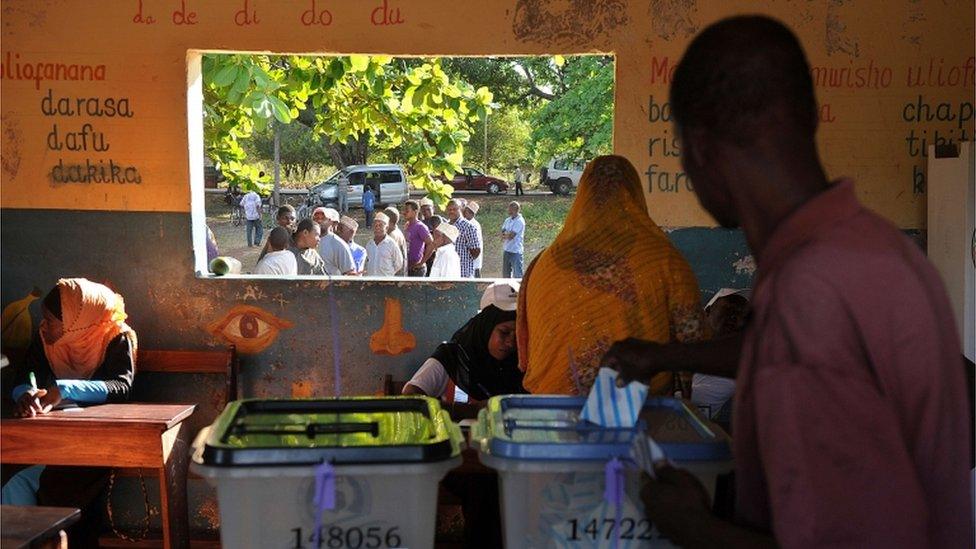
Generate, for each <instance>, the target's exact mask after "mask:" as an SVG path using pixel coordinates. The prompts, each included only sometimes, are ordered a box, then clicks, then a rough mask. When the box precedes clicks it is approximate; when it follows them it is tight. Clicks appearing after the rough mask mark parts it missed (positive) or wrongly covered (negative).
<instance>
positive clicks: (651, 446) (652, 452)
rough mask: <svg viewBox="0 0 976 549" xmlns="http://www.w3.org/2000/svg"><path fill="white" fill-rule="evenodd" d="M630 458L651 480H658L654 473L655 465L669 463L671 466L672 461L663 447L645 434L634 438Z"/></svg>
mask: <svg viewBox="0 0 976 549" xmlns="http://www.w3.org/2000/svg"><path fill="white" fill-rule="evenodd" d="M630 457H631V459H633V460H634V462H635V463H636V464H637V466H638V467H640V468H641V469H643V470H644V472H645V473H647V474H648V475H650V476H651V478H657V475H656V474H655V472H654V465H655V464H658V465H659V464H661V463H667V464H668V465H671V460H669V459H668V456H667V455H665V454H664V450H662V449H661V446H660V445H659V444H658V443H657V442H655V440H654V439H653V438H651V437H649V436H647V434H645V433H638V434H637V435H636V436H635V437H634V441H633V442H632V443H631V446H630Z"/></svg>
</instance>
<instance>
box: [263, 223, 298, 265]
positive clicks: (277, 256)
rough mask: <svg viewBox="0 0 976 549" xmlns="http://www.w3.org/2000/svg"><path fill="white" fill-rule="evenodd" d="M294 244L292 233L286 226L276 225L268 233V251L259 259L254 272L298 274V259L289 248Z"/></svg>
mask: <svg viewBox="0 0 976 549" xmlns="http://www.w3.org/2000/svg"><path fill="white" fill-rule="evenodd" d="M291 244H292V234H291V231H289V230H288V229H287V228H285V227H275V228H274V229H271V234H269V235H268V242H267V245H266V248H267V249H268V253H267V254H265V255H264V257H262V258H261V259H259V260H258V264H257V266H256V267H254V274H263V275H296V274H298V260H297V259H296V258H295V254H293V253H292V252H291V251H290V250H289V249H288V248H289V247H290V246H291Z"/></svg>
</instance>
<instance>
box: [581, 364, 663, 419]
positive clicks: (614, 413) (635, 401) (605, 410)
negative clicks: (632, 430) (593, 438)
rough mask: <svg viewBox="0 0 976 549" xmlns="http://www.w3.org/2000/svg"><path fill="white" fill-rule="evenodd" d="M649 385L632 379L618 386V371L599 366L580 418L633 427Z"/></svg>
mask: <svg viewBox="0 0 976 549" xmlns="http://www.w3.org/2000/svg"><path fill="white" fill-rule="evenodd" d="M647 389H648V388H647V385H644V384H643V383H639V382H636V381H632V382H631V383H629V384H627V385H626V386H625V387H617V372H616V371H615V370H611V369H610V368H600V371H599V373H598V374H597V376H596V381H595V382H594V383H593V388H592V389H590V396H589V397H587V399H586V405H584V406H583V412H582V413H581V414H580V419H583V420H586V421H590V422H592V423H596V424H597V425H602V426H603V427H617V428H619V427H633V426H634V425H636V424H637V416H638V415H639V414H640V410H641V408H642V407H643V406H644V399H646V398H647Z"/></svg>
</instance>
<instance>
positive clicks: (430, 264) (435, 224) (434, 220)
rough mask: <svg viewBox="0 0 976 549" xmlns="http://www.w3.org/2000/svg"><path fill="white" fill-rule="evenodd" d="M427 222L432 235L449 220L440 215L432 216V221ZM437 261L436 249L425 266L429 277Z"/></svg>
mask: <svg viewBox="0 0 976 549" xmlns="http://www.w3.org/2000/svg"><path fill="white" fill-rule="evenodd" d="M427 221H428V223H426V225H427V226H428V227H430V230H431V233H432V234H433V231H434V229H436V228H437V227H439V226H440V224H441V223H447V220H446V219H444V218H443V217H441V216H439V215H432V216H430V219H428V220H427ZM435 259H437V249H436V248H435V249H434V252H433V253H431V254H430V257H428V258H427V262H426V263H425V265H427V276H430V270H431V268H432V267H433V266H434V260H435Z"/></svg>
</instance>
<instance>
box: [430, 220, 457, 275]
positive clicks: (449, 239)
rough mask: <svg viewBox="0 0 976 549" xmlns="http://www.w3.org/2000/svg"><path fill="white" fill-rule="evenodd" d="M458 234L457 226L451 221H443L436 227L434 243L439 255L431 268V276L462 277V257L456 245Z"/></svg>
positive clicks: (435, 257)
mask: <svg viewBox="0 0 976 549" xmlns="http://www.w3.org/2000/svg"><path fill="white" fill-rule="evenodd" d="M458 234H459V233H458V229H457V227H455V226H454V225H451V224H450V223H441V224H440V225H438V226H437V228H436V229H434V232H433V245H434V246H435V247H436V248H437V255H436V256H434V265H433V266H432V267H431V268H430V276H431V278H435V277H437V278H461V258H459V257H458V253H457V249H456V248H455V246H454V243H455V241H456V240H457V239H458Z"/></svg>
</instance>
